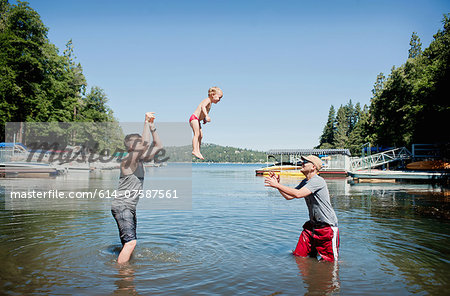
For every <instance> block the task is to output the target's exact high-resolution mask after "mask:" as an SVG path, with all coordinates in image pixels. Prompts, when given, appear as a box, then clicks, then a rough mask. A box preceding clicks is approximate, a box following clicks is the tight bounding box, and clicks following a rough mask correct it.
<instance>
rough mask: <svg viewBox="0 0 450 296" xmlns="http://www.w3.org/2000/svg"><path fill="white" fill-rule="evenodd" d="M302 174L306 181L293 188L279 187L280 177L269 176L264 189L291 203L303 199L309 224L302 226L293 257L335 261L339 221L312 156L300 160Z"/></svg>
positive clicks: (318, 163)
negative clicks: (271, 188)
mask: <svg viewBox="0 0 450 296" xmlns="http://www.w3.org/2000/svg"><path fill="white" fill-rule="evenodd" d="M301 158H302V160H303V162H302V169H301V172H302V173H303V174H304V175H305V177H306V178H305V179H304V180H303V181H302V182H301V183H300V184H299V185H298V186H297V187H295V188H290V187H287V186H284V185H281V184H280V176H279V175H278V176H276V175H275V174H274V173H271V174H270V175H269V177H266V178H265V179H264V183H265V186H269V187H273V188H276V189H278V191H279V192H280V193H281V195H282V196H283V197H284V198H285V199H287V200H292V199H296V198H304V199H305V201H306V205H307V206H308V211H309V221H307V222H306V223H305V224H304V225H303V231H302V233H301V234H300V238H299V239H298V243H297V247H296V248H295V250H294V252H293V254H294V255H296V256H301V257H307V256H312V257H316V256H317V255H319V256H320V257H321V258H322V259H323V260H325V261H335V260H336V261H337V259H338V252H339V230H338V228H337V226H338V225H337V224H338V220H337V217H336V214H335V212H334V210H333V207H332V206H331V202H330V194H329V192H328V187H327V184H326V183H325V180H324V179H323V178H322V177H320V176H319V175H318V174H317V173H318V171H319V170H320V169H321V168H322V161H321V160H320V158H318V157H317V156H314V155H309V156H306V157H305V156H302V157H301Z"/></svg>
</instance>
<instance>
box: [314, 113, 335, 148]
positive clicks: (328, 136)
mask: <svg viewBox="0 0 450 296" xmlns="http://www.w3.org/2000/svg"><path fill="white" fill-rule="evenodd" d="M335 122H336V111H335V110H334V106H333V105H331V107H330V110H329V111H328V120H327V123H326V124H325V127H324V128H323V133H322V136H321V137H320V143H319V146H317V148H320V149H329V148H332V147H333V141H334V132H335Z"/></svg>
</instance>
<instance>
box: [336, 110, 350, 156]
mask: <svg viewBox="0 0 450 296" xmlns="http://www.w3.org/2000/svg"><path fill="white" fill-rule="evenodd" d="M348 131H349V126H348V116H347V112H346V108H345V107H343V106H342V105H341V106H340V107H339V109H338V111H337V115H336V132H335V134H334V140H333V144H334V145H333V146H334V148H337V149H344V148H346V146H347V143H348Z"/></svg>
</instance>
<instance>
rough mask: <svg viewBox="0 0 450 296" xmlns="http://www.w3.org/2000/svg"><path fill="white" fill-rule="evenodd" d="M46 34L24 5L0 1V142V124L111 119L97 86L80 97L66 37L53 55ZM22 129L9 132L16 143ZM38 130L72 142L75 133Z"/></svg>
mask: <svg viewBox="0 0 450 296" xmlns="http://www.w3.org/2000/svg"><path fill="white" fill-rule="evenodd" d="M47 33H48V28H47V27H45V25H44V24H43V22H42V21H41V19H40V16H39V14H38V13H37V12H36V11H34V10H33V9H32V8H31V7H30V6H29V5H28V3H26V2H21V1H18V3H17V4H16V5H11V4H9V3H8V1H5V0H0V129H1V130H0V137H1V139H0V140H1V141H3V140H4V136H5V133H4V132H5V123H6V122H116V120H115V119H114V116H113V113H112V111H111V110H110V108H109V107H108V106H107V104H106V103H107V97H106V95H105V93H104V91H103V90H102V89H100V88H99V87H93V88H92V89H91V91H90V93H89V94H87V95H85V90H86V85H87V83H86V79H85V77H84V75H83V70H82V67H81V65H80V64H79V63H78V64H77V63H76V62H75V55H74V47H73V43H72V40H69V42H68V43H67V44H66V49H65V50H64V53H63V55H59V53H58V49H57V48H56V47H55V46H54V45H53V44H51V43H50V41H49V40H48V38H47ZM92 127H93V126H92V125H91V132H94V131H93V130H92ZM24 132H26V131H25V130H23V126H22V125H21V126H20V130H18V131H16V132H15V133H17V136H18V137H17V140H18V141H22V138H21V137H22V135H23V133H24ZM43 132H44V134H45V135H53V136H54V137H55V139H57V138H58V137H62V138H66V137H68V135H70V138H71V139H72V140H73V141H75V140H76V139H79V136H80V135H81V133H79V132H78V134H77V131H76V129H74V130H73V131H70V129H61V127H60V125H55V126H52V125H47V126H46V127H45V131H43ZM97 132H98V133H101V129H99V130H98V131H97ZM117 136H119V135H117ZM79 140H80V141H81V140H82V139H79ZM120 141H121V139H120ZM115 142H116V141H115V140H114V141H112V142H111V141H110V143H115ZM72 144H78V143H72Z"/></svg>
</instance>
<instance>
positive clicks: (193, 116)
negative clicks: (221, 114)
mask: <svg viewBox="0 0 450 296" xmlns="http://www.w3.org/2000/svg"><path fill="white" fill-rule="evenodd" d="M192 120H198V117H197V116H196V115H195V114H192V115H191V117H190V118H189V122H191V121H192ZM198 121H199V122H200V120H198Z"/></svg>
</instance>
